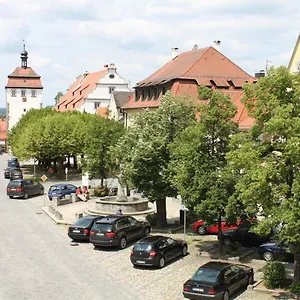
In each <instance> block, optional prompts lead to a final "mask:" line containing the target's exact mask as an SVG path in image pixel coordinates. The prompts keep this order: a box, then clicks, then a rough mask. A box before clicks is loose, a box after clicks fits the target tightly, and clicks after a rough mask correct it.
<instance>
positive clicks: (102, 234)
mask: <svg viewBox="0 0 300 300" xmlns="http://www.w3.org/2000/svg"><path fill="white" fill-rule="evenodd" d="M96 235H104V233H96Z"/></svg>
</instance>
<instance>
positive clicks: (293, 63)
mask: <svg viewBox="0 0 300 300" xmlns="http://www.w3.org/2000/svg"><path fill="white" fill-rule="evenodd" d="M288 70H289V71H290V73H292V74H297V73H299V72H300V34H299V36H298V39H297V42H296V45H295V48H294V51H293V54H292V57H291V59H290V62H289V65H288Z"/></svg>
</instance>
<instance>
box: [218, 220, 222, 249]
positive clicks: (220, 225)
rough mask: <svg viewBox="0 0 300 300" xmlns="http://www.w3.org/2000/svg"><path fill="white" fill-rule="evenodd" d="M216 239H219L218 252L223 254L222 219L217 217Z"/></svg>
mask: <svg viewBox="0 0 300 300" xmlns="http://www.w3.org/2000/svg"><path fill="white" fill-rule="evenodd" d="M218 239H219V253H220V254H223V236H222V219H221V216H219V217H218Z"/></svg>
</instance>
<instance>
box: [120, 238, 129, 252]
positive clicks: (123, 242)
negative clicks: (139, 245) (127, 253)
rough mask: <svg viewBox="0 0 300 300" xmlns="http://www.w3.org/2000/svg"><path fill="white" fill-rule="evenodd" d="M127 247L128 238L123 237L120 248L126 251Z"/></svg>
mask: <svg viewBox="0 0 300 300" xmlns="http://www.w3.org/2000/svg"><path fill="white" fill-rule="evenodd" d="M126 246H127V240H126V237H125V236H122V237H121V238H120V242H119V248H120V249H125V248H126Z"/></svg>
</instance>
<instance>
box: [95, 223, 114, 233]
mask: <svg viewBox="0 0 300 300" xmlns="http://www.w3.org/2000/svg"><path fill="white" fill-rule="evenodd" d="M93 228H94V229H96V230H101V231H106V232H108V231H111V230H112V224H107V223H96V224H95V225H94V227H93Z"/></svg>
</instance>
